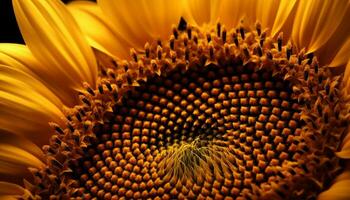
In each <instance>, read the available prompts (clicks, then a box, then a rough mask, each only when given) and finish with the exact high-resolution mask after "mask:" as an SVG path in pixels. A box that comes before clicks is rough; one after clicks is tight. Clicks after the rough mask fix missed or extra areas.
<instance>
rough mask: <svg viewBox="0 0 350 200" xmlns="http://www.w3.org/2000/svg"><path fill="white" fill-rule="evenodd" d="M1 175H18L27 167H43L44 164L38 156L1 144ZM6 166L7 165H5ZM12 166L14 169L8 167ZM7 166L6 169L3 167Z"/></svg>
mask: <svg viewBox="0 0 350 200" xmlns="http://www.w3.org/2000/svg"><path fill="white" fill-rule="evenodd" d="M0 163H3V164H2V165H0V173H14V174H16V173H18V171H19V170H20V169H21V168H22V169H26V167H37V168H39V167H43V166H44V163H43V162H42V161H40V160H39V159H38V158H37V157H36V156H34V155H33V154H31V153H29V152H27V151H26V150H24V149H21V148H19V147H16V146H13V145H8V144H1V143H0ZM4 164H5V165H4ZM6 164H8V166H12V168H8V167H6ZM3 166H5V167H3Z"/></svg>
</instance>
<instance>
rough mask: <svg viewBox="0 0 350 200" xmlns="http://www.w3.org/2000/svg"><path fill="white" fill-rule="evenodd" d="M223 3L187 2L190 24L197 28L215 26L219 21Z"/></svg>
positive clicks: (210, 1) (190, 0)
mask: <svg viewBox="0 0 350 200" xmlns="http://www.w3.org/2000/svg"><path fill="white" fill-rule="evenodd" d="M221 3H222V2H221V1H218V0H189V1H186V6H185V8H186V15H185V17H186V18H188V19H187V20H189V22H190V23H194V24H195V25H197V26H203V25H205V24H209V25H215V23H217V22H218V20H219V15H220V14H222V13H220V6H221Z"/></svg>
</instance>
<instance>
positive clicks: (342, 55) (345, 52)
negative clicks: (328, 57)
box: [329, 36, 350, 76]
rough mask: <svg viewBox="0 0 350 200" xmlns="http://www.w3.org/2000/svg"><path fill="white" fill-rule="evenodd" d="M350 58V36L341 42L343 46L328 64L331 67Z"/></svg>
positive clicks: (339, 64)
mask: <svg viewBox="0 0 350 200" xmlns="http://www.w3.org/2000/svg"><path fill="white" fill-rule="evenodd" d="M349 59H350V36H349V38H348V39H347V41H346V42H345V43H344V44H343V46H342V47H341V48H340V50H339V51H338V53H337V54H336V55H335V57H334V58H333V60H332V62H331V64H329V65H330V66H331V67H338V66H342V65H344V64H346V63H347V62H348V60H349ZM349 70H350V69H347V75H346V76H348V75H349Z"/></svg>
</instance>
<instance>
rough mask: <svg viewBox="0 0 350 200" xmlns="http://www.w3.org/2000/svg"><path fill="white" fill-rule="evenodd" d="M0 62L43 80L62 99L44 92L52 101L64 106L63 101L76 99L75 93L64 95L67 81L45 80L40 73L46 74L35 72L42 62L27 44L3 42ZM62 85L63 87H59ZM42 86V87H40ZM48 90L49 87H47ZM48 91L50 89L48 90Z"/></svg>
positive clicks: (70, 101) (68, 101) (68, 102)
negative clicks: (63, 90) (54, 81)
mask: <svg viewBox="0 0 350 200" xmlns="http://www.w3.org/2000/svg"><path fill="white" fill-rule="evenodd" d="M0 64H2V65H6V66H11V67H12V68H14V69H18V70H19V71H23V72H24V73H27V74H28V75H30V76H32V77H33V79H36V80H37V81H36V82H38V83H39V82H40V81H41V82H43V83H45V85H46V86H47V87H48V88H50V89H51V90H52V91H53V93H55V94H56V95H57V96H58V97H59V98H60V99H61V100H59V99H58V98H57V97H56V96H52V94H51V92H50V93H45V92H44V94H50V95H51V96H47V97H48V98H50V99H51V101H52V102H53V103H54V104H55V105H57V106H59V107H62V101H64V102H65V103H67V104H68V105H69V104H73V102H74V99H73V95H71V96H65V95H62V92H60V91H62V88H64V84H65V83H57V84H55V83H53V82H51V81H49V82H45V81H44V80H43V79H42V78H41V77H40V75H42V76H44V74H41V73H39V74H35V73H34V71H33V70H35V69H37V68H39V66H40V63H39V62H38V61H37V60H36V59H35V58H34V56H33V54H32V53H31V52H30V51H29V49H28V48H27V46H25V45H20V44H6V43H2V44H0ZM59 87H62V88H59ZM39 88H41V87H39ZM46 90H47V89H46ZM47 91H48V90H47Z"/></svg>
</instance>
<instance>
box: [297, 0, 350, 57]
mask: <svg viewBox="0 0 350 200" xmlns="http://www.w3.org/2000/svg"><path fill="white" fill-rule="evenodd" d="M348 7H349V2H348V1H342V0H336V1H331V0H325V1H318V0H310V1H300V2H299V6H298V10H297V13H296V18H295V21H294V25H293V28H294V29H293V32H292V38H293V40H294V42H295V43H296V44H297V45H298V46H299V47H300V48H303V47H306V48H307V50H308V51H309V52H314V51H317V50H318V49H320V48H321V47H322V46H323V45H324V44H325V43H326V42H327V41H328V40H329V39H330V38H331V37H332V36H333V34H334V33H335V31H336V30H337V28H338V26H339V25H340V24H341V22H342V20H344V16H345V13H346V11H347V10H348Z"/></svg>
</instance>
